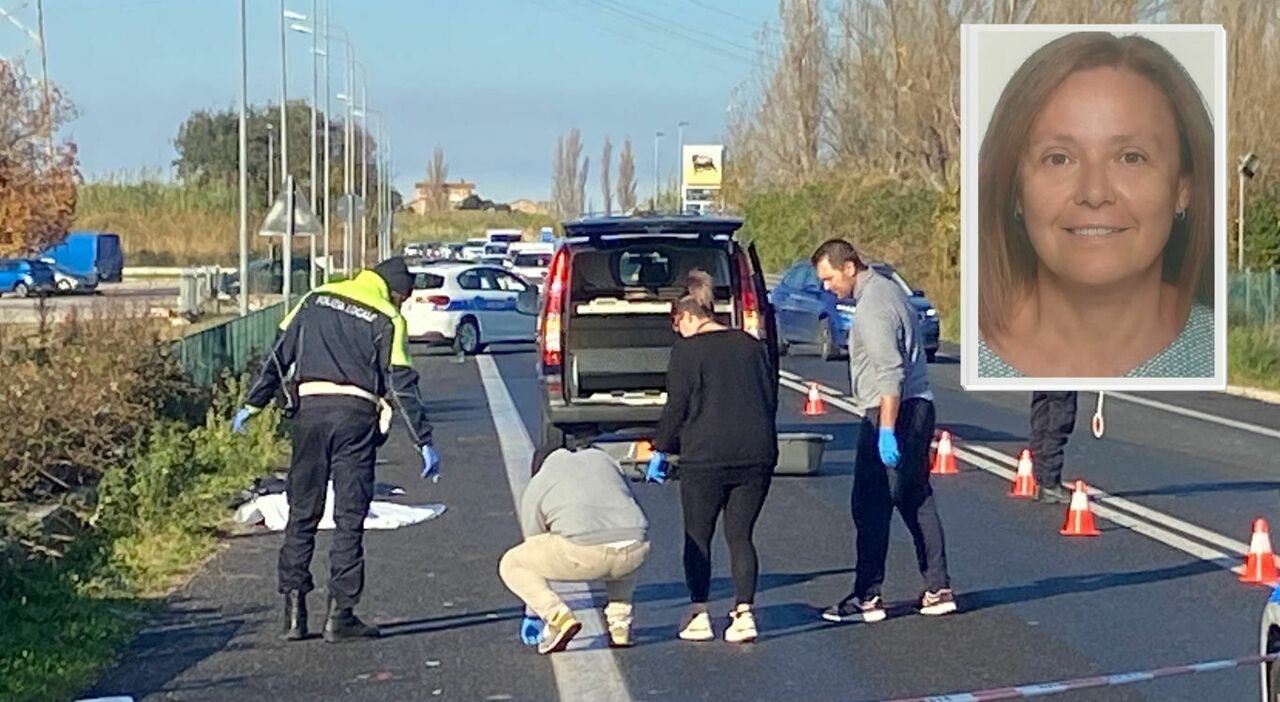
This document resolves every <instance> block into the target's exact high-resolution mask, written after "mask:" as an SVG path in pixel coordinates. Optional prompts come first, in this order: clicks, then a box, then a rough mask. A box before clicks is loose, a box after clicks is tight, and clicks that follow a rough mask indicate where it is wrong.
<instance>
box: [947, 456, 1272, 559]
mask: <svg viewBox="0 0 1280 702" xmlns="http://www.w3.org/2000/svg"><path fill="white" fill-rule="evenodd" d="M965 449H967V450H969V451H973V452H975V453H981V454H983V455H985V456H987V457H989V458H994V459H997V460H999V461H1001V462H1003V463H1007V464H1009V465H1011V466H1016V465H1017V460H1015V459H1014V458H1012V457H1010V456H1006V455H1004V454H1002V453H1000V452H999V451H996V450H995V449H993V448H990V447H988V446H979V445H975V444H966V445H965ZM1088 487H1089V498H1090V499H1092V500H1093V501H1094V504H1105V505H1107V506H1109V507H1114V508H1115V509H1119V510H1122V511H1125V512H1128V513H1130V514H1132V515H1134V516H1136V517H1142V518H1145V519H1148V520H1151V521H1152V522H1155V523H1157V524H1159V525H1161V526H1163V527H1165V528H1167V529H1174V530H1177V531H1181V532H1182V533H1184V534H1186V535H1187V536H1191V537H1194V538H1197V539H1200V540H1201V541H1204V542H1206V543H1209V544H1212V545H1214V546H1217V547H1219V548H1222V549H1226V550H1228V551H1234V552H1237V553H1240V554H1244V553H1247V552H1248V551H1249V546H1248V544H1245V543H1243V542H1241V541H1236V540H1235V539H1232V538H1230V537H1227V536H1224V535H1222V534H1219V533H1217V532H1215V531H1210V530H1208V529H1206V528H1204V527H1201V526H1198V525H1195V524H1192V523H1191V522H1187V521H1183V520H1181V519H1178V518H1177V517H1174V516H1172V515H1169V514H1165V513H1164V512H1160V511H1158V510H1154V509H1151V508H1150V507H1144V506H1142V505H1140V504H1138V503H1136V502H1133V501H1132V500H1127V499H1125V498H1123V497H1116V496H1115V495H1112V494H1110V493H1108V492H1106V491H1105V490H1101V489H1099V488H1097V487H1094V486H1092V485H1089V486H1088Z"/></svg>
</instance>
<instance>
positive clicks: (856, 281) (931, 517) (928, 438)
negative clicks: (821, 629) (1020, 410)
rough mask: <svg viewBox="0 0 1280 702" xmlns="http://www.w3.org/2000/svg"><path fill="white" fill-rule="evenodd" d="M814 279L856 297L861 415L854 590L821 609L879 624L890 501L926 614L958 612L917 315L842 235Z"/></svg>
mask: <svg viewBox="0 0 1280 702" xmlns="http://www.w3.org/2000/svg"><path fill="white" fill-rule="evenodd" d="M813 265H814V267H815V269H816V272H817V275H818V278H819V279H820V280H822V282H823V285H825V286H826V288H827V289H828V290H830V291H831V292H833V293H835V294H836V295H837V296H838V297H841V298H849V297H852V298H853V299H854V303H855V308H854V310H855V311H854V321H853V326H852V327H850V329H849V370H850V384H851V386H852V387H851V393H850V394H851V395H852V400H853V403H854V404H855V405H856V406H857V408H858V409H859V410H860V411H861V412H862V425H861V427H859V430H858V452H857V455H856V458H855V459H854V467H853V497H852V500H851V504H852V511H853V523H854V526H856V527H857V532H858V533H857V549H858V554H857V566H856V567H855V572H856V577H855V580H854V583H853V592H851V593H849V596H848V597H846V598H844V599H843V600H841V601H840V602H839V603H837V604H835V605H833V606H832V607H830V608H828V609H827V610H826V611H825V612H823V614H822V616H823V618H824V619H827V620H830V621H840V622H843V621H861V622H877V621H880V620H882V619H884V618H885V610H884V606H883V604H882V601H881V597H880V586H881V584H882V583H883V582H884V569H885V559H886V557H887V556H888V553H889V523H890V520H891V518H892V517H893V510H894V509H895V508H896V509H897V510H898V512H899V514H901V515H902V520H903V521H904V522H906V524H907V530H908V531H910V532H911V538H912V539H913V540H914V541H915V546H916V555H917V559H918V561H919V564H920V574H921V575H922V576H924V581H925V591H924V593H923V594H922V595H921V597H920V612H921V613H922V614H929V615H939V614H950V613H951V612H954V611H955V610H956V602H955V597H954V596H953V595H952V592H951V580H950V577H949V576H948V574H947V555H946V547H945V545H944V543H943V534H942V520H941V519H939V517H938V510H937V507H936V505H935V504H934V500H933V488H932V487H931V486H930V485H929V447H930V444H931V443H932V441H933V430H934V423H935V420H936V411H935V409H934V406H933V392H932V391H931V390H930V389H929V367H928V361H927V357H926V355H925V351H924V348H923V347H922V345H921V343H922V340H923V335H922V334H921V331H920V320H919V318H918V317H917V312H916V310H915V308H913V307H912V306H911V303H910V302H909V301H908V300H907V297H906V294H905V293H903V291H902V289H901V288H899V287H898V284H897V283H895V282H893V281H892V280H890V279H889V278H886V277H885V276H882V275H880V274H879V273H877V272H875V271H874V270H872V269H871V268H870V267H868V266H867V265H866V264H865V263H863V261H862V258H861V257H859V256H858V253H857V251H856V250H854V248H853V246H852V245H851V244H850V243H849V242H847V241H844V240H843V239H832V240H830V241H828V242H826V243H824V244H823V245H822V246H820V247H818V250H817V251H816V252H815V253H814V254H813Z"/></svg>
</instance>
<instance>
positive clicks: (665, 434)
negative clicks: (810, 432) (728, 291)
mask: <svg viewBox="0 0 1280 702" xmlns="http://www.w3.org/2000/svg"><path fill="white" fill-rule="evenodd" d="M776 388H777V385H776V384H775V383H774V378H773V373H772V371H771V370H770V366H769V359H768V357H767V356H766V354H765V348H764V345H763V344H761V343H760V341H759V340H757V339H756V338H755V337H753V336H751V335H750V334H747V333H746V332H744V331H741V330H738V329H727V330H724V331H714V332H708V333H705V334H697V335H694V336H691V337H689V338H687V339H686V338H681V339H677V340H676V342H675V344H674V345H673V346H672V347H671V360H670V362H669V364H668V366H667V405H666V407H665V408H664V409H663V411H662V418H661V419H660V420H658V428H657V430H656V432H655V434H654V439H653V445H654V448H655V449H656V450H658V451H662V452H665V453H674V454H679V456H680V468H681V469H682V470H684V469H694V470H697V469H707V468H729V467H748V466H757V467H762V468H768V469H770V470H772V469H773V467H774V466H775V465H776V464H777V462H778V429H777V423H776V419H775V418H776V416H777V412H778V400H777V394H776V392H775V389H776Z"/></svg>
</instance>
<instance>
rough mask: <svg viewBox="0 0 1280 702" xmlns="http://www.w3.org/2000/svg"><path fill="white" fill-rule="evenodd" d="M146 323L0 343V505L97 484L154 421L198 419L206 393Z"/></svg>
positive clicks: (108, 324)
mask: <svg viewBox="0 0 1280 702" xmlns="http://www.w3.org/2000/svg"><path fill="white" fill-rule="evenodd" d="M167 348H168V347H167V345H165V344H163V343H162V342H161V341H160V337H159V332H158V329H157V327H156V326H155V325H154V323H153V322H151V321H150V320H146V319H140V318H116V319H101V318H100V319H93V320H89V321H79V320H76V319H74V318H73V319H72V320H71V321H69V322H67V323H63V324H59V325H57V326H56V327H53V328H47V329H44V330H42V331H40V332H37V333H35V334H31V335H25V336H23V335H17V334H13V333H8V334H6V335H5V336H4V337H3V338H2V339H0V374H2V375H3V376H4V378H5V382H6V384H7V386H8V392H6V393H5V399H4V401H3V402H0V426H4V427H5V431H4V432H0V500H8V499H18V498H23V497H38V496H42V495H43V496H48V495H53V494H57V493H59V492H62V491H65V490H68V489H71V488H74V487H76V486H79V485H85V484H89V483H92V482H95V481H96V480H97V479H98V478H100V477H101V476H102V475H103V473H104V472H106V470H107V469H108V468H109V467H112V466H121V465H128V464H129V462H130V461H131V459H132V458H133V457H134V456H135V455H136V453H137V451H138V449H139V447H140V446H141V442H140V439H141V438H143V436H144V435H145V433H146V432H147V430H148V427H149V426H150V424H151V423H152V421H154V419H155V418H156V417H168V418H171V419H184V418H190V417H192V416H195V417H198V416H200V413H201V412H202V405H203V403H204V402H205V395H204V393H202V392H201V391H199V390H198V389H196V388H195V387H194V386H191V385H190V384H189V383H188V382H187V381H186V380H185V378H184V377H183V375H182V371H181V369H180V368H179V366H178V365H177V364H176V363H175V362H174V360H173V359H171V358H169V356H168V354H167Z"/></svg>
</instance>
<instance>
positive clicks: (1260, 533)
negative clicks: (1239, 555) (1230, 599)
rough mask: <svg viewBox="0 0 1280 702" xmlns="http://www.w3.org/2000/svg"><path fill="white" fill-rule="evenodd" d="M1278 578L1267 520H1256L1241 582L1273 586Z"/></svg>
mask: <svg viewBox="0 0 1280 702" xmlns="http://www.w3.org/2000/svg"><path fill="white" fill-rule="evenodd" d="M1277 580H1280V578H1277V576H1276V557H1275V556H1274V555H1273V554H1272V553H1271V535H1270V534H1269V533H1268V532H1267V520H1265V519H1255V520H1254V522H1253V538H1252V539H1250V540H1249V553H1248V554H1247V555H1245V557H1244V572H1243V573H1241V574H1240V582H1242V583H1256V584H1260V585H1272V584H1274V583H1275V582H1276V581H1277Z"/></svg>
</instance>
